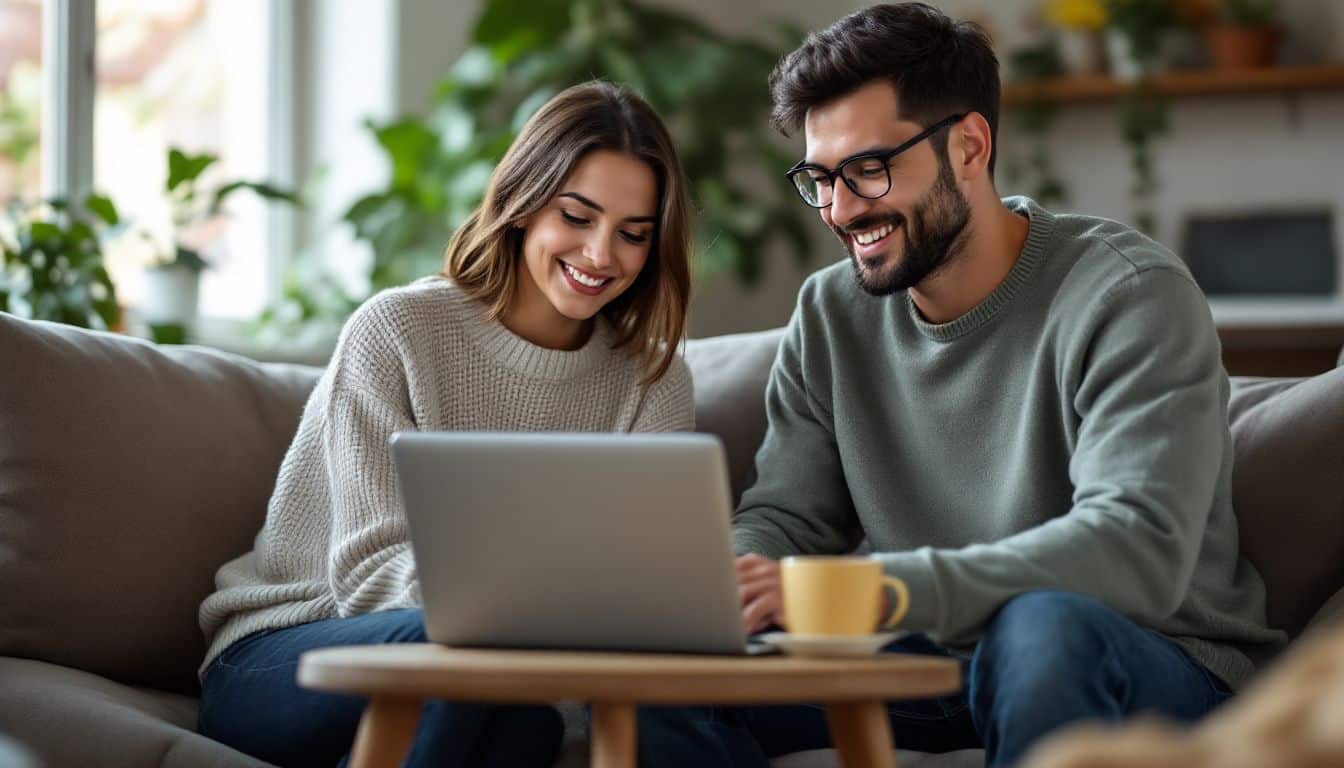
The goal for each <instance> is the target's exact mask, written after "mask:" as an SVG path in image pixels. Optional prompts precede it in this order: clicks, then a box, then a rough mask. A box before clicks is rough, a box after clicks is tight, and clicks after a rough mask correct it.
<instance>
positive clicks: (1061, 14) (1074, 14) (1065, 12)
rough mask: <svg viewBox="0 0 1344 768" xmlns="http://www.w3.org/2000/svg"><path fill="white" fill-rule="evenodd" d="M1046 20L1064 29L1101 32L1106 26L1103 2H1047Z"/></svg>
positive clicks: (1097, 0)
mask: <svg viewBox="0 0 1344 768" xmlns="http://www.w3.org/2000/svg"><path fill="white" fill-rule="evenodd" d="M1045 18H1046V20H1047V21H1049V22H1050V23H1051V24H1054V25H1055V26H1057V27H1063V28H1064V29H1087V30H1094V31H1095V30H1099V29H1101V28H1102V27H1104V26H1106V9H1105V8H1103V7H1102V5H1101V0H1046V3H1045Z"/></svg>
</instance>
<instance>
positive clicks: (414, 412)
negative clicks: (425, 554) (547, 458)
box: [200, 278, 695, 674]
mask: <svg viewBox="0 0 1344 768" xmlns="http://www.w3.org/2000/svg"><path fill="white" fill-rule="evenodd" d="M613 338H614V331H613V330H612V329H611V327H610V326H609V325H608V324H607V323H606V322H605V321H601V320H600V321H598V322H597V323H596V326H595V329H594V331H593V334H592V337H591V338H590V339H589V341H588V343H587V344H586V345H584V347H583V348H582V349H579V350H576V351H573V352H565V351H557V350H549V349H543V348H541V347H538V346H536V345H534V344H531V343H529V342H527V341H525V340H523V339H521V338H519V337H517V336H515V335H514V334H512V333H510V332H509V330H508V329H506V328H505V327H504V326H503V325H501V324H499V323H497V322H491V321H489V320H487V319H486V317H485V311H484V307H482V306H481V305H479V304H477V303H475V302H471V301H468V300H467V299H466V298H465V297H464V296H463V295H462V293H461V292H460V291H459V290H458V289H457V288H456V286H454V285H453V284H452V283H451V282H450V281H448V280H446V279H443V278H426V279H424V280H420V281H417V282H416V283H413V284H411V285H409V286H406V287H403V288H397V289H392V290H388V291H384V292H382V293H380V294H378V295H377V296H375V297H373V298H372V299H370V300H369V301H368V302H367V303H365V304H364V306H362V307H361V308H360V309H359V310H358V311H357V312H356V313H355V314H354V316H353V317H351V318H350V321H349V322H348V323H347V324H346V326H345V329H344V330H343V332H342V333H341V339H340V342H339V344H338V345H337V349H336V353H335V355H334V357H333V358H332V360H331V363H330V365H328V367H327V370H326V373H325V374H324V375H323V376H322V378H321V380H320V381H319V382H318V384H317V387H316V389H314V391H313V394H312V395H311V396H310V397H309V399H308V403H307V405H306V406H305V407H304V409H303V417H302V420H301V421H300V423H299V429H298V434H297V435H295V437H294V442H293V443H292V444H291V445H290V447H289V451H288V452H287V453H286V455H285V459H284V462H283V463H282V464H281V465H280V474H279V477H278V479H277V480H276V485H275V492H274V494H273V495H272V496H271V500H270V505H269V508H268V510H267V514H266V522H265V525H264V526H263V527H262V529H261V532H260V533H258V534H257V538H256V542H255V545H254V546H253V548H252V551H251V552H248V553H247V554H244V555H242V556H241V557H239V558H237V559H235V560H233V561H231V562H229V563H226V564H225V565H224V566H223V567H221V568H220V569H219V572H218V574H216V576H215V592H214V594H212V595H210V597H208V598H206V600H205V602H204V603H202V604H201V609H200V624H201V629H202V630H203V631H204V632H205V636H206V639H207V641H208V642H209V650H208V651H207V653H206V656H205V662H204V664H202V665H201V673H202V674H204V672H205V670H206V669H207V668H208V667H209V664H210V662H211V661H212V660H214V658H215V657H216V656H217V655H219V653H220V652H222V651H223V650H224V649H225V648H227V647H228V646H229V645H230V644H232V643H234V642H235V641H237V640H239V639H241V638H243V637H244V636H246V635H249V634H251V633H253V632H257V631H259V630H263V629H277V628H283V627H290V626H296V625H299V624H304V623H307V622H310V621H317V620H320V619H328V618H334V617H337V616H354V615H359V614H365V613H371V612H374V611H382V610H388V609H393V608H407V607H414V606H417V605H419V603H420V594H419V588H418V585H417V582H416V569H415V561H414V560H413V558H412V556H411V550H410V544H409V541H408V540H407V533H406V521H405V515H404V514H403V513H402V510H401V500H400V498H399V497H398V495H397V492H396V482H395V477H394V474H393V467H392V462H391V454H390V452H389V451H388V446H387V441H388V438H389V437H390V436H391V435H392V433H393V432H396V431H398V430H403V429H418V430H424V431H430V430H473V431H475V430H491V431H571V432H627V431H628V432H661V431H677V430H691V429H693V428H694V426H695V415H694V409H693V402H692V397H691V376H690V371H689V370H688V369H687V367H686V364H685V362H684V361H683V360H681V358H677V359H676V361H675V362H674V364H673V366H672V367H671V368H670V369H669V370H668V372H667V374H666V375H665V376H664V377H663V378H662V379H660V380H659V381H657V382H655V383H654V384H653V385H652V386H650V387H647V388H646V387H643V386H641V385H640V383H639V380H640V377H641V368H640V365H639V362H638V360H637V359H636V358H634V357H632V356H630V355H628V354H627V353H626V352H624V351H617V350H613V349H611V343H612V340H613Z"/></svg>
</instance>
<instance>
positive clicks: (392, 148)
mask: <svg viewBox="0 0 1344 768" xmlns="http://www.w3.org/2000/svg"><path fill="white" fill-rule="evenodd" d="M366 124H367V125H368V126H369V127H370V128H371V129H372V130H373V132H374V136H375V137H376V138H377V139H378V144H379V146H381V147H382V148H383V149H384V150H386V151H387V154H388V156H389V158H390V159H391V160H392V185H393V186H394V187H408V186H414V184H415V179H416V177H417V176H418V175H419V173H420V168H421V167H422V165H423V164H424V161H425V156H426V155H427V154H428V153H429V151H430V150H431V149H432V148H433V147H434V146H435V145H437V144H438V137H437V136H435V135H434V134H433V133H431V132H430V130H429V128H428V127H427V126H426V125H425V124H424V123H423V122H421V121H420V120H419V119H418V118H413V117H408V118H404V119H401V120H398V121H396V122H393V123H389V124H387V125H384V126H382V127H378V126H375V125H373V124H372V123H366Z"/></svg>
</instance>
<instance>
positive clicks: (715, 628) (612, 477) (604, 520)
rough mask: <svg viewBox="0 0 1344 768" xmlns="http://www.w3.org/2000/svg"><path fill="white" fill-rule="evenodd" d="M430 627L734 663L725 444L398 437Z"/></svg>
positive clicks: (516, 641) (437, 636)
mask: <svg viewBox="0 0 1344 768" xmlns="http://www.w3.org/2000/svg"><path fill="white" fill-rule="evenodd" d="M391 446H392V456H393V460H394V461H395V463H396V469H397V478H398V484H399V486H400V490H401V498H402V501H403V505H404V508H405V510H406V516H407V519H408V521H409V525H410V536H411V548H412V550H413V551H414V553H415V561H416V565H417V568H418V576H419V580H420V591H421V596H422V598H423V600H424V612H425V630H426V633H427V634H428V636H429V639H430V640H432V641H434V642H438V643H444V644H448V645H460V646H492V647H509V648H571V649H594V650H599V649H600V650H625V651H663V652H690V653H724V654H740V653H748V652H752V653H755V652H762V651H765V650H768V649H767V648H765V647H757V645H756V644H752V646H751V649H750V651H749V650H748V644H747V642H746V637H745V635H744V632H743V628H742V620H741V613H740V610H739V607H738V598H737V581H736V577H735V574H734V569H733V556H732V548H731V544H730V540H729V539H730V536H729V516H730V514H731V510H730V500H729V499H730V497H729V490H728V478H727V473H726V471H725V461H724V454H723V446H722V445H721V444H720V443H719V441H718V439H717V438H714V437H711V436H709V435H698V434H685V433H682V434H662V435H647V434H645V435H618V434H546V433H507V434H505V433H489V432H424V433H421V432H399V433H397V434H395V435H393V436H392V441H391Z"/></svg>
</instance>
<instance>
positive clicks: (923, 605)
mask: <svg viewBox="0 0 1344 768" xmlns="http://www.w3.org/2000/svg"><path fill="white" fill-rule="evenodd" d="M873 557H874V558H876V559H877V560H878V561H880V562H881V563H882V570H883V571H885V572H886V574H887V575H888V576H895V577H896V578H898V579H900V580H901V581H903V582H905V588H906V589H908V590H909V591H910V609H909V610H908V611H906V613H905V618H903V619H901V621H900V623H898V624H897V625H896V626H897V627H899V628H901V629H907V630H910V631H911V632H934V631H936V630H937V629H938V627H939V626H940V625H941V624H942V620H943V607H942V601H941V600H940V599H939V597H938V584H937V582H936V581H934V578H933V567H932V565H931V564H930V563H929V561H928V558H927V557H925V556H924V555H923V553H922V552H920V551H915V552H895V553H887V554H881V553H879V554H874V555H873Z"/></svg>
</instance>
